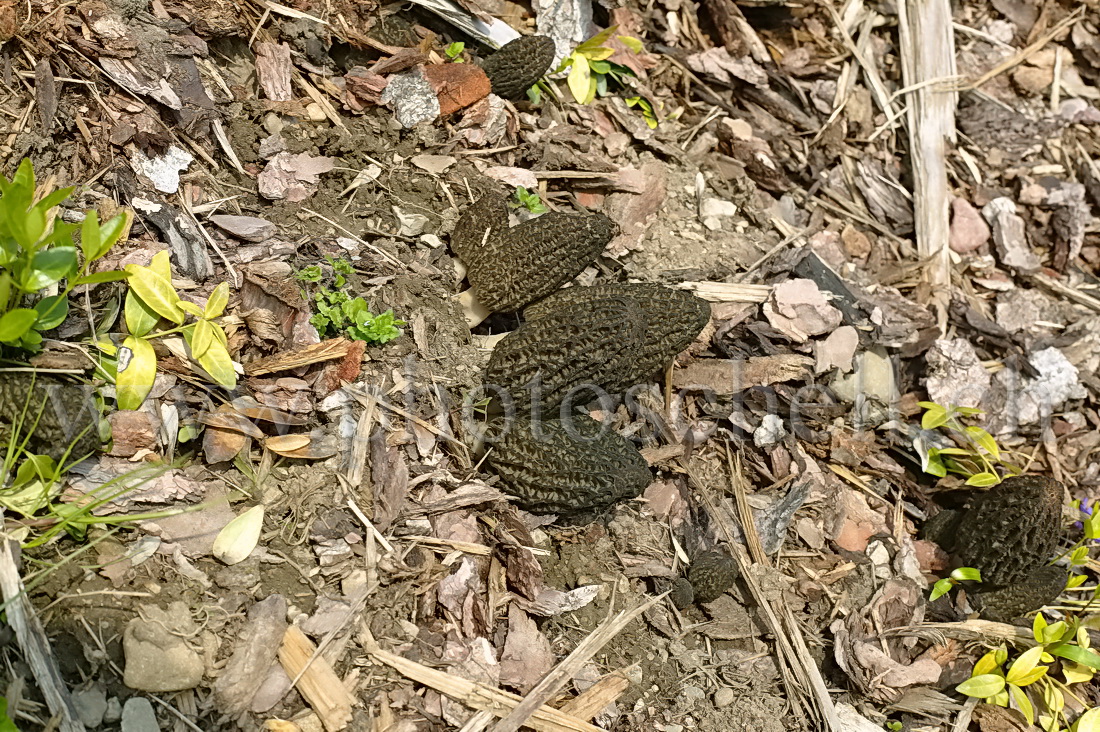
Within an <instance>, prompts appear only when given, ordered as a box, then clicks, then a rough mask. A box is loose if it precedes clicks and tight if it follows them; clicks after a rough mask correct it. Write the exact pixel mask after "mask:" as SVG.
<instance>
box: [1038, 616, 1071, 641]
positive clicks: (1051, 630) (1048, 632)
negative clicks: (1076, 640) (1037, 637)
mask: <svg viewBox="0 0 1100 732" xmlns="http://www.w3.org/2000/svg"><path fill="white" fill-rule="evenodd" d="M1039 614H1040V615H1042V613H1039ZM1069 629H1070V628H1069V626H1068V625H1066V621H1064V620H1059V621H1058V622H1057V623H1054V624H1053V625H1048V626H1047V627H1045V628H1043V638H1042V640H1041V641H1039V642H1040V643H1044V644H1046V645H1050V644H1051V643H1055V642H1057V641H1060V640H1062V639H1063V636H1065V635H1067V632H1066V631H1068V630H1069Z"/></svg>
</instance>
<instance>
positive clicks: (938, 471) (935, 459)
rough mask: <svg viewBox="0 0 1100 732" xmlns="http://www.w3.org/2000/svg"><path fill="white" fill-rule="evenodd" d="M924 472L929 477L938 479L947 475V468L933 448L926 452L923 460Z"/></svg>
mask: <svg viewBox="0 0 1100 732" xmlns="http://www.w3.org/2000/svg"><path fill="white" fill-rule="evenodd" d="M924 472H926V473H928V474H929V475H935V476H936V477H938V478H943V477H945V476H946V475H947V466H946V465H944V464H943V458H942V457H940V453H939V451H938V450H936V449H935V448H932V449H930V450H929V451H928V455H927V456H926V458H925V465H924Z"/></svg>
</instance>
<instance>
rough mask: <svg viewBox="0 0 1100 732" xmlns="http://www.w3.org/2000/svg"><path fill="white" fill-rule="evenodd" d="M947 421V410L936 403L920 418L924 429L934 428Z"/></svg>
mask: <svg viewBox="0 0 1100 732" xmlns="http://www.w3.org/2000/svg"><path fill="white" fill-rule="evenodd" d="M946 422H947V410H946V409H944V408H943V407H941V406H940V405H939V404H934V405H932V406H931V407H929V408H928V411H927V412H925V413H924V416H923V417H921V418H920V426H921V428H922V429H926V430H934V429H936V428H937V427H939V426H941V425H943V424H945V423H946Z"/></svg>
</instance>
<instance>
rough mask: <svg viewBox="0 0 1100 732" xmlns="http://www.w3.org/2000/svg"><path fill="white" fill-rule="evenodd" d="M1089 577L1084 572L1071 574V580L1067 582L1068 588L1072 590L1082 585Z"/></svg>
mask: <svg viewBox="0 0 1100 732" xmlns="http://www.w3.org/2000/svg"><path fill="white" fill-rule="evenodd" d="M1082 564H1083V562H1082ZM1087 579H1088V577H1087V576H1086V575H1083V574H1073V575H1070V578H1069V581H1068V582H1066V589H1069V590H1072V589H1074V588H1076V587H1080V586H1081V585H1083V584H1085V580H1087Z"/></svg>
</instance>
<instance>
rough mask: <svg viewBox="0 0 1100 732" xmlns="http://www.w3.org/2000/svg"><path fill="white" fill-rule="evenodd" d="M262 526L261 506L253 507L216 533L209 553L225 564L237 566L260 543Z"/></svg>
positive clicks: (262, 511)
mask: <svg viewBox="0 0 1100 732" xmlns="http://www.w3.org/2000/svg"><path fill="white" fill-rule="evenodd" d="M263 525H264V507H263V504H260V505H259V506H253V507H252V508H250V509H248V510H247V511H245V512H244V513H242V514H241V515H240V516H238V517H237V518H235V519H233V520H232V521H230V522H229V523H228V524H226V525H225V528H223V529H222V530H221V531H219V532H218V536H217V538H215V539H214V546H213V549H212V550H211V553H212V554H213V555H214V556H215V557H216V558H217V559H220V560H221V561H223V562H225V563H226V564H237V563H238V562H242V561H244V560H245V559H248V555H249V554H251V553H252V550H253V549H255V548H256V544H258V543H259V542H260V530H261V529H263Z"/></svg>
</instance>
